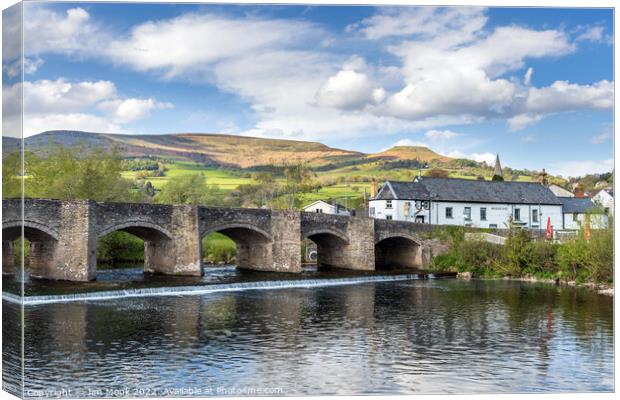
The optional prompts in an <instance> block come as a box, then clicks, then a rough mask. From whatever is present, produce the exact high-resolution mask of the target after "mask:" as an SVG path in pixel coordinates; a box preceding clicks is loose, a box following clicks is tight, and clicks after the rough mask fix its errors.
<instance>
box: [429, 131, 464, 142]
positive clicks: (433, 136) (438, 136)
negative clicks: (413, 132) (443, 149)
mask: <svg viewBox="0 0 620 400" xmlns="http://www.w3.org/2000/svg"><path fill="white" fill-rule="evenodd" d="M424 136H426V137H427V138H428V139H430V140H447V139H453V138H455V137H457V136H461V134H460V133H457V132H453V131H450V130H443V131H438V130H435V129H433V130H430V131H426V132H425V133H424Z"/></svg>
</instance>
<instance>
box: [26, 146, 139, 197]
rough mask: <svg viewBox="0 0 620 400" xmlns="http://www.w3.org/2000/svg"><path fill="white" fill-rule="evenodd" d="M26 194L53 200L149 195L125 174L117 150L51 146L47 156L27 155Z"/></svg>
mask: <svg viewBox="0 0 620 400" xmlns="http://www.w3.org/2000/svg"><path fill="white" fill-rule="evenodd" d="M25 171H26V175H27V177H26V179H25V182H24V188H25V195H26V196H28V197H39V198H53V199H90V200H97V201H127V202H144V201H148V196H146V194H145V193H144V192H143V191H141V190H139V189H137V188H136V186H135V185H134V183H133V182H132V181H130V180H128V179H125V178H123V177H122V175H121V172H122V163H121V159H120V158H119V157H118V154H117V153H116V151H114V150H112V151H111V152H110V151H105V150H102V149H98V150H94V151H91V152H87V151H85V150H84V149H83V148H82V147H80V146H74V147H63V146H59V145H51V146H50V147H49V151H48V153H47V154H46V156H45V157H40V156H37V155H34V154H27V155H26V156H25Z"/></svg>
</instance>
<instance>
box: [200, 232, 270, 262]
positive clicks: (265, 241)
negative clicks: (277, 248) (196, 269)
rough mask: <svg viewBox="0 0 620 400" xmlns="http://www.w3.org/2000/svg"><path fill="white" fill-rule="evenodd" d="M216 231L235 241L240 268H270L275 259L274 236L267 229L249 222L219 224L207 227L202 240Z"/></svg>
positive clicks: (202, 234)
mask: <svg viewBox="0 0 620 400" xmlns="http://www.w3.org/2000/svg"><path fill="white" fill-rule="evenodd" d="M214 232H217V233H220V234H222V235H224V236H226V237H228V238H229V239H231V240H232V241H233V242H235V246H236V255H235V259H236V265H237V267H238V268H242V269H258V270H261V269H269V268H270V265H271V264H272V260H273V257H272V254H273V237H272V236H271V235H270V234H269V233H268V232H266V231H265V230H263V229H261V228H259V227H257V226H254V225H251V224H247V223H225V224H219V225H214V226H209V227H207V228H205V229H204V231H203V232H202V233H201V235H200V238H201V241H202V240H203V239H204V238H206V237H207V236H208V235H210V234H211V233H214Z"/></svg>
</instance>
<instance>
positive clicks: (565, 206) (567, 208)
mask: <svg viewBox="0 0 620 400" xmlns="http://www.w3.org/2000/svg"><path fill="white" fill-rule="evenodd" d="M559 199H560V201H561V202H562V212H565V213H585V212H586V211H591V210H592V208H594V203H592V200H590V199H589V198H587V197H559Z"/></svg>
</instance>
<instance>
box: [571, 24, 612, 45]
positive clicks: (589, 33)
mask: <svg viewBox="0 0 620 400" xmlns="http://www.w3.org/2000/svg"><path fill="white" fill-rule="evenodd" d="M604 39H605V28H603V27H602V26H590V27H585V29H584V30H583V32H582V33H580V34H579V35H577V37H576V38H575V40H576V41H578V42H581V41H588V42H602V41H603V40H604Z"/></svg>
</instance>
